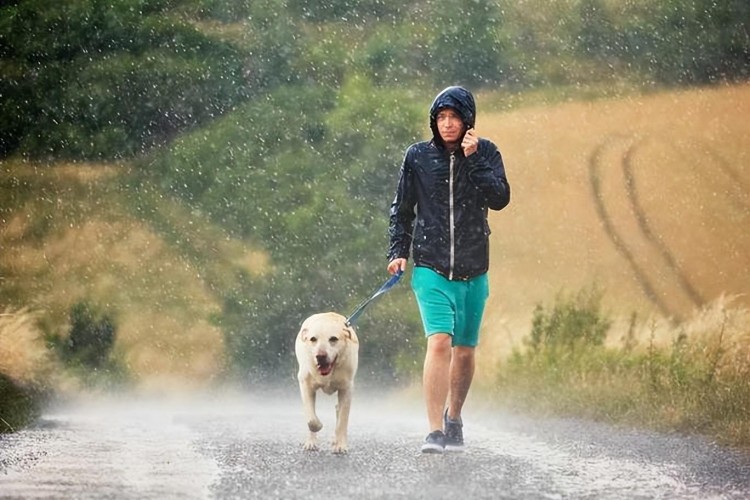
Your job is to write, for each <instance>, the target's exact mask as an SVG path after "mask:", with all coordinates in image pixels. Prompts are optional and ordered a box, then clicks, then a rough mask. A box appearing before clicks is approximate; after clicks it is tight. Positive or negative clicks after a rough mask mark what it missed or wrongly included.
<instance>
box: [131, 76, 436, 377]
mask: <svg viewBox="0 0 750 500" xmlns="http://www.w3.org/2000/svg"><path fill="white" fill-rule="evenodd" d="M406 97H408V95H407V94H404V93H401V92H394V91H386V90H382V89H377V88H375V87H374V86H373V85H372V83H371V82H369V81H368V80H367V79H365V78H352V79H350V80H348V81H347V84H346V85H344V87H343V89H342V91H341V92H340V93H339V94H338V95H336V94H334V93H332V92H330V91H329V90H328V89H326V88H324V87H314V86H285V87H280V88H278V89H277V90H276V91H275V92H273V93H271V94H269V95H268V96H267V97H266V99H264V100H257V101H251V102H248V103H247V104H246V105H245V106H243V107H241V108H239V109H238V110H237V111H236V112H235V113H232V114H231V115H228V116H227V117H225V118H224V119H221V120H218V121H217V122H216V124H215V126H213V127H211V128H210V129H207V130H203V131H201V133H195V134H191V135H188V136H185V137H184V138H182V139H180V140H179V141H177V142H176V143H175V145H174V147H173V148H172V149H171V150H170V151H168V152H165V153H164V154H161V155H159V156H158V157H155V158H154V159H153V160H152V161H150V162H149V163H148V164H144V166H143V173H144V175H145V176H146V178H147V179H148V178H153V179H155V180H157V181H158V182H160V183H161V185H162V186H163V188H164V189H166V190H168V191H170V192H172V193H173V194H174V195H177V196H179V197H181V198H182V199H184V200H185V201H187V202H188V203H190V204H191V205H193V206H194V207H195V208H197V209H200V210H201V211H202V212H204V213H206V214H208V215H209V216H210V217H211V218H212V219H213V220H216V221H217V222H220V223H221V224H222V225H223V226H224V227H227V228H228V229H230V231H232V232H234V233H236V234H238V235H241V236H242V237H245V238H250V239H252V240H253V241H255V242H257V244H258V245H260V246H262V247H263V248H265V249H266V250H267V251H268V252H269V254H270V256H271V260H272V263H273V266H272V269H270V270H269V273H268V274H267V275H265V276H263V278H262V279H250V278H249V277H247V278H246V279H245V280H244V281H243V283H244V284H241V285H238V286H237V287H236V289H233V290H223V291H221V292H220V293H221V294H222V297H223V302H224V312H223V314H222V315H220V316H218V317H216V318H215V321H216V323H217V324H218V325H219V326H221V328H222V329H223V330H224V332H225V336H226V339H227V344H228V345H229V346H230V348H229V352H230V353H232V355H233V356H234V361H235V363H236V365H237V366H238V367H239V368H240V370H255V371H259V372H261V373H262V374H270V373H275V371H277V370H279V369H284V368H288V365H289V363H291V361H292V359H291V352H292V347H293V345H292V343H291V342H290V340H289V339H290V338H292V337H293V336H290V335H291V332H296V331H297V330H298V328H299V325H300V323H301V322H302V320H304V318H305V317H306V316H307V315H309V314H312V313H313V312H321V311H328V310H335V311H339V312H341V313H342V314H346V313H347V312H348V311H349V309H353V308H354V306H356V303H357V302H359V301H360V300H362V298H364V296H365V295H366V294H369V293H371V291H372V289H373V288H374V287H375V285H377V284H378V283H379V282H380V281H382V279H383V277H384V276H385V261H384V258H383V255H384V252H385V247H386V243H387V227H386V224H387V206H388V205H387V204H388V200H389V199H390V196H392V190H393V189H394V186H395V175H396V173H397V172H398V165H399V162H400V159H401V156H402V154H403V150H404V149H405V148H406V146H407V145H408V143H409V141H412V140H414V139H415V138H416V132H415V130H414V123H415V121H416V116H417V113H416V111H415V110H414V108H413V107H412V106H411V105H409V104H407V103H406V102H405V98H406ZM427 105H428V103H425V104H424V106H425V109H426V106H427ZM280 331H281V332H290V335H281V334H280V333H279V332H280ZM415 332H417V334H418V329H414V330H411V329H409V328H407V327H406V326H403V325H402V326H401V327H398V326H396V325H390V326H389V329H388V330H385V331H382V332H378V333H376V334H374V335H372V336H371V337H372V339H371V340H372V341H373V342H374V343H375V345H377V344H378V343H379V342H380V341H381V340H383V341H384V342H385V339H386V338H388V339H390V338H392V337H393V338H394V340H395V338H397V337H398V338H400V339H404V338H409V337H410V336H413V335H414V334H415ZM387 343H390V341H388V342H387ZM397 355H398V349H394V350H392V351H391V352H388V353H386V354H385V355H384V356H379V357H377V358H375V359H376V360H377V363H379V365H380V366H381V367H384V368H385V369H386V370H388V369H390V368H389V367H390V366H391V363H392V361H393V359H394V358H395V357H396V356H397Z"/></svg>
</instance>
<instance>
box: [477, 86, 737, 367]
mask: <svg viewBox="0 0 750 500" xmlns="http://www.w3.org/2000/svg"><path fill="white" fill-rule="evenodd" d="M481 104H482V103H481V100H480V102H479V106H480V113H479V115H478V125H477V130H479V132H480V134H481V135H484V136H486V137H489V138H491V139H493V140H494V141H495V142H496V143H497V144H498V145H499V147H500V149H501V151H502V152H503V156H504V160H505V163H506V168H507V173H508V177H509V180H510V182H511V186H512V189H513V199H512V202H511V205H510V206H509V207H508V208H507V209H506V210H505V211H503V212H501V213H495V214H493V215H492V216H491V228H492V231H493V233H492V236H491V238H492V250H491V251H492V276H491V286H492V288H491V290H492V291H491V298H490V304H489V312H488V315H487V320H486V322H485V325H484V329H485V335H486V337H487V338H488V339H489V340H490V342H488V343H489V344H490V345H491V346H492V347H491V348H490V349H489V350H488V351H489V352H490V353H491V354H485V356H489V357H490V358H493V357H494V356H495V354H496V353H498V352H507V351H508V348H509V347H510V346H511V345H513V344H514V343H515V342H518V340H519V339H520V336H521V335H523V334H524V333H527V332H528V330H529V326H530V317H531V312H532V309H533V307H534V306H535V305H536V304H537V303H544V304H550V303H551V302H552V301H553V300H554V298H555V296H556V294H558V293H560V292H565V293H572V292H576V291H578V290H579V289H582V288H584V287H587V286H591V285H592V284H597V286H599V287H600V289H601V290H603V292H604V299H603V300H604V305H605V308H606V309H607V310H608V311H609V312H610V313H611V314H612V315H613V316H615V317H617V318H620V319H622V318H626V317H627V316H628V315H629V314H630V313H631V312H633V311H636V312H638V314H639V317H640V319H641V320H642V321H643V320H645V319H646V318H647V317H649V316H651V315H656V316H659V317H669V318H672V319H674V320H680V319H684V318H686V317H688V316H690V314H691V313H693V312H694V311H695V310H696V309H698V308H700V307H701V306H704V305H706V304H708V303H710V302H711V301H713V300H715V299H717V298H718V297H720V296H722V294H726V295H728V296H733V295H739V297H738V298H737V299H736V300H737V302H738V303H739V304H743V305H745V306H747V305H750V294H748V291H750V231H749V230H748V228H750V141H748V137H749V133H750V126H749V125H748V121H747V117H748V116H750V85H738V86H722V87H713V88H702V89H694V90H685V91H676V92H663V93H656V94H652V95H646V96H641V97H630V98H624V99H613V100H599V101H591V102H570V103H565V104H562V105H557V106H554V107H538V108H535V109H521V110H518V111H513V112H510V113H485V114H482V113H481V110H482V108H481ZM620 333H622V332H620Z"/></svg>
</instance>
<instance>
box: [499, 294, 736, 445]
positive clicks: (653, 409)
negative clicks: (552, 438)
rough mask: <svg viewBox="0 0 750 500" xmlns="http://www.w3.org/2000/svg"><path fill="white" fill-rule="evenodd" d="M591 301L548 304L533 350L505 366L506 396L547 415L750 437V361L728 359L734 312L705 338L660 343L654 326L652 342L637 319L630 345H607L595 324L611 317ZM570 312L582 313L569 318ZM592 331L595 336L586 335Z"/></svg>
mask: <svg viewBox="0 0 750 500" xmlns="http://www.w3.org/2000/svg"><path fill="white" fill-rule="evenodd" d="M581 295H583V296H584V297H585V296H589V295H590V292H588V291H586V292H582V293H581V294H579V296H581ZM587 302H588V300H584V301H583V303H582V304H581V305H577V306H574V305H573V304H574V302H572V301H569V300H564V301H558V305H557V306H556V307H555V309H554V310H553V312H552V313H550V314H546V313H544V312H543V310H540V311H539V312H538V313H537V314H535V316H534V321H533V324H532V334H531V336H534V335H535V339H536V340H533V341H532V342H530V347H531V348H530V349H529V350H527V351H522V350H515V351H514V353H513V354H512V356H511V357H510V359H508V360H507V362H505V363H504V364H503V366H502V367H501V369H500V372H499V376H498V379H497V382H498V384H497V387H496V389H497V395H498V398H499V399H500V400H504V401H505V402H507V403H509V404H512V405H513V406H516V407H522V408H524V409H526V410H532V411H538V412H543V413H550V414H555V415H561V414H562V415H573V416H581V417H586V418H594V419H598V420H604V421H608V422H624V423H629V424H637V425H645V426H648V427H652V428H656V429H660V430H678V431H688V432H700V433H705V434H708V435H711V436H714V437H717V438H719V439H721V440H723V441H725V442H731V443H733V444H740V445H747V444H748V443H750V423H748V420H747V408H748V407H750V385H749V384H748V383H747V371H748V367H747V364H746V363H743V362H739V363H737V362H736V361H735V362H732V363H730V362H727V359H726V357H727V355H728V354H729V353H731V348H730V346H728V345H724V343H725V339H724V330H725V328H726V326H727V325H726V323H727V320H726V317H725V319H724V322H723V323H722V324H720V325H717V326H716V329H715V330H714V331H710V332H708V333H707V334H706V335H705V337H702V338H701V339H697V338H692V339H691V338H689V337H688V335H686V334H685V333H684V332H681V333H679V334H678V335H677V336H676V337H675V339H674V341H673V342H672V344H671V345H668V346H665V347H657V346H655V345H654V342H653V331H652V338H651V341H650V342H649V344H648V345H647V346H646V347H645V348H644V347H643V346H638V345H637V342H636V341H635V339H634V338H633V336H632V335H631V333H632V330H633V329H634V328H635V325H634V324H633V322H634V321H635V319H634V317H632V318H631V324H630V326H629V333H628V335H626V336H625V338H624V339H623V342H624V343H623V345H622V346H621V347H620V348H618V347H615V346H611V347H604V345H602V344H601V341H600V340H596V339H598V338H599V335H598V334H597V333H596V332H597V330H598V328H596V327H592V325H599V326H600V327H601V326H603V325H604V324H608V320H606V319H604V318H602V317H601V316H600V315H598V314H597V313H594V312H593V311H595V310H596V308H592V307H591V306H590V304H589V305H587ZM555 310H559V311H560V314H555V313H554V311H555ZM566 311H567V312H566ZM563 312H565V313H564V314H563ZM570 317H577V319H575V320H573V321H570V320H568V319H565V318H570ZM597 317H598V319H597ZM555 318H556V319H555ZM563 324H567V325H568V326H570V327H572V326H573V325H576V324H577V325H578V326H577V327H576V329H578V330H579V332H577V333H576V332H574V331H572V330H568V329H566V328H562V327H560V326H554V325H563ZM587 325H588V326H587ZM584 330H588V331H589V332H590V334H588V335H584V334H583V333H581V332H583V331H584ZM534 332H536V333H534ZM584 338H589V339H592V338H593V339H594V340H593V341H592V340H588V341H584ZM565 339H568V340H567V341H565ZM550 345H552V346H554V347H553V348H552V349H550ZM532 346H538V347H536V348H534V347H532ZM573 346H576V347H573ZM586 346H588V347H586ZM571 349H574V350H571ZM745 358H746V354H740V355H739V356H737V358H736V359H745Z"/></svg>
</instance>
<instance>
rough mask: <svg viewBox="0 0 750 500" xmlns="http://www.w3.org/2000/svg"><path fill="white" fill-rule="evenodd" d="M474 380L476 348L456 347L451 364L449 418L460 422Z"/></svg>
mask: <svg viewBox="0 0 750 500" xmlns="http://www.w3.org/2000/svg"><path fill="white" fill-rule="evenodd" d="M473 378H474V348H473V347H466V346H456V347H454V348H453V356H452V357H451V363H450V386H449V387H450V401H449V404H448V418H450V419H451V420H458V419H459V417H461V410H462V409H463V407H464V402H465V401H466V396H467V395H468V394H469V388H470V387H471V381H472V379H473ZM441 418H442V410H441Z"/></svg>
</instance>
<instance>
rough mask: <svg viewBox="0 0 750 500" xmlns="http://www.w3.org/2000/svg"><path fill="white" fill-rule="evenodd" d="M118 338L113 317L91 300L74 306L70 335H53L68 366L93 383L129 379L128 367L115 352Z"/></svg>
mask: <svg viewBox="0 0 750 500" xmlns="http://www.w3.org/2000/svg"><path fill="white" fill-rule="evenodd" d="M116 340H117V325H116V323H115V320H114V319H113V317H112V316H111V315H110V314H109V313H107V312H102V311H101V310H99V308H97V307H96V306H94V305H93V304H92V303H90V302H88V301H79V302H77V303H75V304H74V305H73V306H72V307H71V308H70V332H69V334H68V336H67V337H66V338H63V339H61V338H59V337H56V336H51V337H50V338H49V342H50V345H52V346H53V347H54V348H55V349H56V350H57V352H58V353H59V355H60V359H61V360H62V361H63V362H64V363H65V365H66V366H67V368H68V369H69V370H70V371H71V372H72V373H73V374H75V375H76V376H78V377H79V378H80V379H81V380H82V381H83V382H84V383H86V384H90V385H93V386H108V385H112V384H117V385H119V384H121V383H123V382H125V381H126V380H127V370H126V369H125V368H124V367H123V366H122V365H121V363H120V362H119V361H118V360H117V359H116V358H115V357H114V355H113V353H112V349H113V347H114V345H115V341H116Z"/></svg>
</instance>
